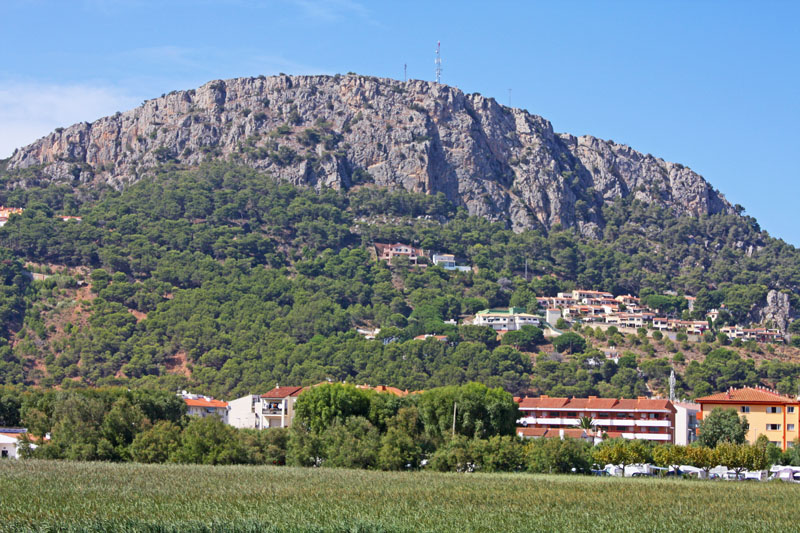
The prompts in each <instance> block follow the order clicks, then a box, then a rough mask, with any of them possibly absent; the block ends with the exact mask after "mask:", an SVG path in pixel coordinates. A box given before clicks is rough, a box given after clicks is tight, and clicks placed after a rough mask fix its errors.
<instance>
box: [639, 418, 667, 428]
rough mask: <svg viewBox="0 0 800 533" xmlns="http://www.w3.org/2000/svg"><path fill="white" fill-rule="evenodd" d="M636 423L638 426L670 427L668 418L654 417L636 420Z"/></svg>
mask: <svg viewBox="0 0 800 533" xmlns="http://www.w3.org/2000/svg"><path fill="white" fill-rule="evenodd" d="M636 425H637V426H639V427H651V428H652V427H662V428H668V427H671V426H670V424H669V420H654V419H648V420H636Z"/></svg>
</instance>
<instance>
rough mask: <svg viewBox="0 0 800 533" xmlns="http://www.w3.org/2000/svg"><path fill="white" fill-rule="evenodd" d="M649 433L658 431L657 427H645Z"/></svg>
mask: <svg viewBox="0 0 800 533" xmlns="http://www.w3.org/2000/svg"><path fill="white" fill-rule="evenodd" d="M647 431H649V432H650V433H658V428H647Z"/></svg>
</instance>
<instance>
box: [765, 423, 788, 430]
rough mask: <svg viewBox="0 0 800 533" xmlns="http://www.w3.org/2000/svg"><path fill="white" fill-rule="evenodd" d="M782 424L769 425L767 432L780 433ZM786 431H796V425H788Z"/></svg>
mask: <svg viewBox="0 0 800 533" xmlns="http://www.w3.org/2000/svg"><path fill="white" fill-rule="evenodd" d="M780 430H781V425H780V424H767V431H780ZM786 431H794V424H786Z"/></svg>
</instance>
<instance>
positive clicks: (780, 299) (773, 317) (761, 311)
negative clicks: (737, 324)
mask: <svg viewBox="0 0 800 533" xmlns="http://www.w3.org/2000/svg"><path fill="white" fill-rule="evenodd" d="M751 315H752V316H751V318H752V320H753V322H756V323H764V322H772V323H773V324H775V327H776V328H778V329H780V330H781V332H782V333H786V328H788V327H789V319H790V318H791V317H792V305H791V303H790V301H789V295H788V294H786V293H783V292H778V291H776V290H775V289H772V290H770V291H769V292H768V293H767V300H766V302H765V303H764V305H763V306H761V307H758V308H756V309H755V310H754V311H753V312H752V313H751Z"/></svg>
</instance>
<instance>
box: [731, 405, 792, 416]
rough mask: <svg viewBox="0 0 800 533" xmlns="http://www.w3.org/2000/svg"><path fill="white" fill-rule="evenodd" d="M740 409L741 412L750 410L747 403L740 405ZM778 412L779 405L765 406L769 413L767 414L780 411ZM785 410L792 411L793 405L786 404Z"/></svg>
mask: <svg viewBox="0 0 800 533" xmlns="http://www.w3.org/2000/svg"><path fill="white" fill-rule="evenodd" d="M741 411H742V412H743V413H749V412H750V406H749V405H743V406H742V407H741ZM780 412H781V408H780V407H767V413H769V414H776V413H780ZM786 412H787V413H794V405H787V406H786Z"/></svg>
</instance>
